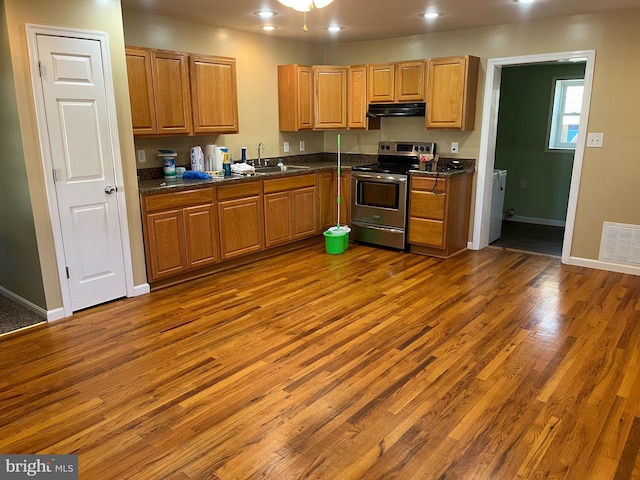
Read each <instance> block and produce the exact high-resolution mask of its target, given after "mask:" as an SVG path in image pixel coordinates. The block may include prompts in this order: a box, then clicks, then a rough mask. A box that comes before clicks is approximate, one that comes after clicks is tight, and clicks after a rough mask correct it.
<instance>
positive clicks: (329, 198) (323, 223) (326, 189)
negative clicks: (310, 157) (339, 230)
mask: <svg viewBox="0 0 640 480" xmlns="http://www.w3.org/2000/svg"><path fill="white" fill-rule="evenodd" d="M334 182H335V174H334V173H333V172H322V173H319V174H318V221H319V222H320V231H325V230H326V229H327V228H329V227H331V226H333V217H334V216H335V212H336V197H335V193H334V191H335V188H334Z"/></svg>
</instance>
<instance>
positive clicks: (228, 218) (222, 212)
mask: <svg viewBox="0 0 640 480" xmlns="http://www.w3.org/2000/svg"><path fill="white" fill-rule="evenodd" d="M260 187H261V185H260V182H257V181H256V182H247V183H243V184H239V185H228V186H223V187H218V216H219V221H220V249H221V252H222V259H223V260H227V259H230V258H235V257H239V256H241V255H246V254H248V253H254V252H259V251H260V250H263V249H264V227H263V221H262V220H263V206H262V194H261V189H260Z"/></svg>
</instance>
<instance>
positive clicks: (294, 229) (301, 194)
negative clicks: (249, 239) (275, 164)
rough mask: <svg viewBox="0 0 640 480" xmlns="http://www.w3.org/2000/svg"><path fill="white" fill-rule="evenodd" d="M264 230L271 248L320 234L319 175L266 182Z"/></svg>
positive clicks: (267, 243)
mask: <svg viewBox="0 0 640 480" xmlns="http://www.w3.org/2000/svg"><path fill="white" fill-rule="evenodd" d="M264 231H265V246H266V247H267V248H269V247H273V246H276V245H281V244H285V243H289V242H293V241H295V240H300V239H302V238H306V237H309V236H312V235H315V234H317V233H318V190H317V176H316V174H310V175H299V176H294V177H283V178H277V179H273V180H265V181H264Z"/></svg>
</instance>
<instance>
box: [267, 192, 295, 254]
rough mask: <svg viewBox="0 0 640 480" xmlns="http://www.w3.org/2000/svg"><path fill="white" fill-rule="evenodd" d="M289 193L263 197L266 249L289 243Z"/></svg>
mask: <svg viewBox="0 0 640 480" xmlns="http://www.w3.org/2000/svg"><path fill="white" fill-rule="evenodd" d="M291 226H292V225H291V192H276V193H267V194H265V195H264V242H265V245H266V246H267V247H273V246H274V245H279V244H281V243H287V242H290V241H291V240H292V239H293V233H292V231H291Z"/></svg>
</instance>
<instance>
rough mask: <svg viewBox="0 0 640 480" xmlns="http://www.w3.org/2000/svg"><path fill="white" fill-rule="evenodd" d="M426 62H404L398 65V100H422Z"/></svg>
mask: <svg viewBox="0 0 640 480" xmlns="http://www.w3.org/2000/svg"><path fill="white" fill-rule="evenodd" d="M424 70H425V62H423V61H415V62H402V63H399V64H397V65H396V92H395V101H396V102H422V101H424V98H425V91H424Z"/></svg>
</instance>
